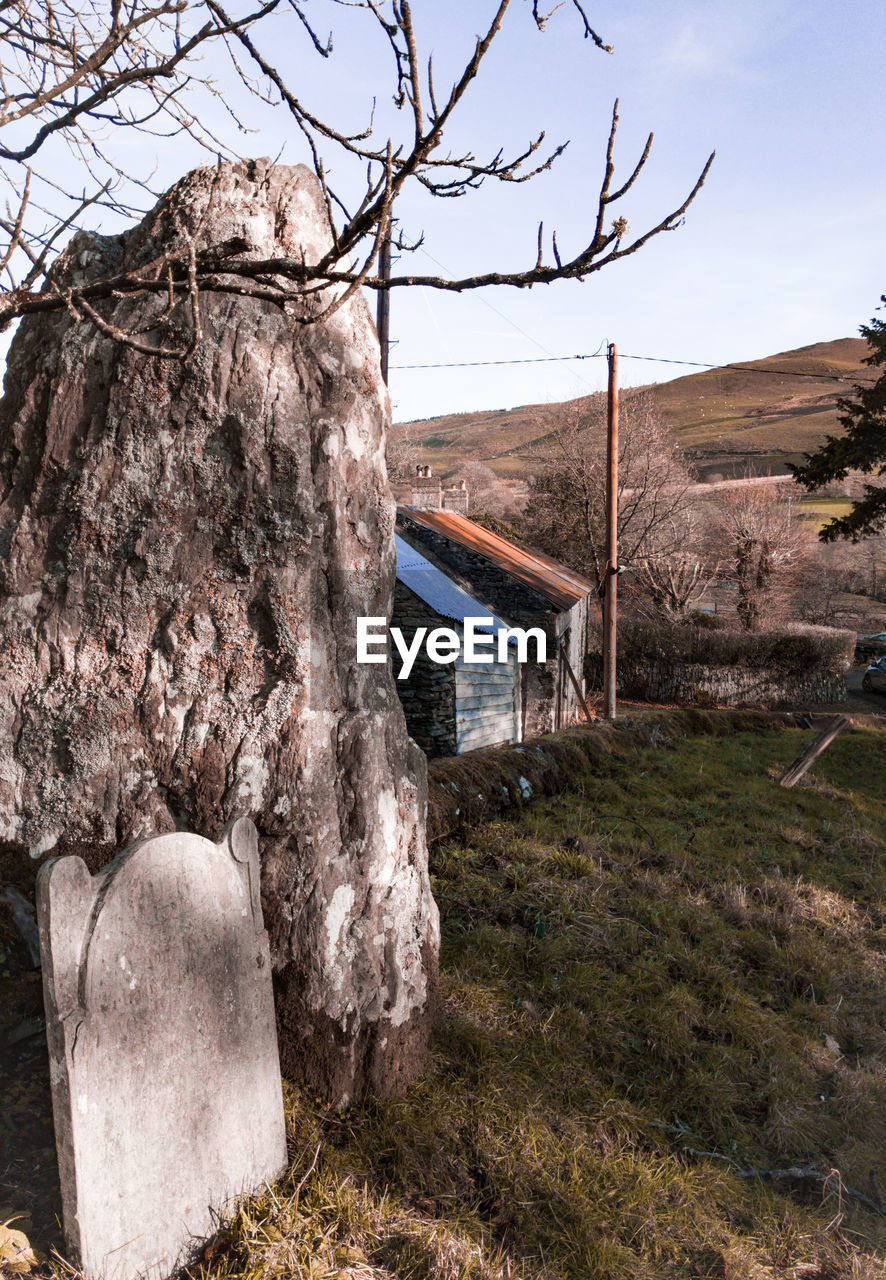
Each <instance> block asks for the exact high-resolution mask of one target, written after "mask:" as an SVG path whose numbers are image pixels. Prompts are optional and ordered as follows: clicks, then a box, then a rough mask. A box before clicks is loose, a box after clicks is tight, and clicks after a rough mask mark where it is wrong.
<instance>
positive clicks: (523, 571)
mask: <svg viewBox="0 0 886 1280" xmlns="http://www.w3.org/2000/svg"><path fill="white" fill-rule="evenodd" d="M400 510H401V511H402V513H403V515H405V516H408V517H409V519H410V520H414V521H415V523H416V524H423V525H425V527H426V528H428V529H432V530H433V531H434V532H435V533H440V534H442V535H443V537H445V538H451V539H452V541H453V542H457V543H458V544H459V546H462V547H465V548H466V549H467V550H469V551H476V552H478V553H479V554H480V555H481V556H485V558H486V559H487V560H489V561H491V563H492V564H494V565H497V566H498V568H499V569H503V570H504V571H505V573H509V574H511V576H512V577H514V578H516V579H517V580H518V581H519V582H522V583H524V584H525V585H526V586H528V587H531V588H532V590H533V591H537V592H538V594H539V595H540V596H543V597H544V599H545V600H548V601H549V602H550V603H551V604H552V605H554V606H555V607H556V608H557V609H560V610H565V609H571V608H572V607H573V605H575V604H577V602H578V601H579V600H583V599H584V597H585V596H587V595H590V594H591V592H593V591H595V590H596V588H595V586H594V584H593V583H592V582H591V581H590V579H588V578H585V577H583V575H582V574H580V573H576V572H575V571H574V570H573V569H567V567H566V566H565V565H563V564H559V563H558V562H557V561H556V560H552V559H551V557H550V556H546V555H544V554H543V553H542V552H540V551H528V550H526V548H524V547H520V546H518V545H517V544H516V543H515V542H511V541H509V539H507V538H503V537H501V535H500V534H497V533H493V532H492V531H491V530H490V529H484V528H483V526H482V525H480V524H476V523H475V522H474V521H473V520H469V519H468V518H467V516H463V515H459V513H458V512H457V511H424V510H422V511H419V510H418V509H416V508H414V507H401V508H400Z"/></svg>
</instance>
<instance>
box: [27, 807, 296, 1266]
mask: <svg viewBox="0 0 886 1280" xmlns="http://www.w3.org/2000/svg"><path fill="white" fill-rule="evenodd" d="M258 877H259V862H258V842H257V836H256V831H255V827H254V826H253V824H252V823H251V822H250V821H249V820H248V819H239V820H238V821H235V822H234V823H232V824H231V825H230V826H229V828H228V829H227V830H226V832H225V834H224V835H223V837H222V839H221V841H220V843H219V844H217V845H216V844H213V843H212V842H211V841H210V840H205V839H203V838H202V837H200V836H195V835H184V834H181V833H175V834H171V835H163V836H157V837H155V838H152V839H149V840H145V841H142V842H140V843H139V844H136V845H134V846H132V847H131V848H130V849H128V850H126V851H124V852H123V853H121V854H120V855H119V856H118V857H117V858H116V859H115V860H114V861H113V862H112V863H111V864H110V865H109V866H108V867H107V868H106V869H105V870H104V871H103V872H101V873H100V874H99V875H97V876H91V875H90V874H89V872H88V870H87V868H86V865H85V863H84V862H82V861H81V859H79V858H76V857H65V858H57V859H54V860H53V861H51V862H48V863H46V865H45V866H44V867H42V868H41V871H40V876H39V879H38V888H37V892H38V902H37V913H38V923H39V928H40V947H41V952H42V956H43V983H44V999H45V1002H46V1014H47V1035H48V1039H49V1050H50V1069H51V1074H52V1094H53V1112H54V1118H55V1127H56V1141H57V1145H58V1154H59V1171H60V1174H61V1185H62V1203H63V1212H64V1224H65V1233H66V1236H67V1240H68V1245H69V1247H70V1248H71V1249H72V1251H73V1252H75V1253H76V1255H77V1256H78V1258H79V1260H80V1262H81V1265H82V1267H83V1270H84V1271H85V1273H86V1275H87V1276H88V1277H89V1280H131V1278H132V1277H134V1276H136V1275H141V1274H145V1275H148V1276H150V1277H153V1278H158V1277H166V1276H169V1275H171V1274H172V1272H173V1271H174V1270H175V1269H176V1267H177V1266H179V1265H181V1264H183V1263H184V1262H185V1261H187V1258H188V1255H189V1253H190V1251H191V1249H192V1248H193V1246H194V1245H195V1244H196V1243H197V1242H199V1241H200V1240H201V1239H203V1238H205V1237H206V1236H207V1235H209V1234H211V1233H212V1231H213V1224H214V1218H213V1212H214V1211H215V1210H218V1209H219V1208H221V1207H222V1206H223V1205H224V1203H225V1202H226V1201H227V1200H228V1199H230V1198H231V1197H234V1196H236V1195H238V1194H240V1193H242V1192H244V1191H250V1190H254V1189H255V1188H256V1187H257V1186H258V1185H259V1184H260V1183H262V1182H263V1181H265V1180H266V1179H269V1178H272V1177H273V1176H275V1175H276V1174H277V1173H279V1172H280V1171H281V1169H282V1168H283V1167H284V1166H285V1164H286V1141H285V1128H284V1118H283V1098H282V1089H281V1081H280V1068H279V1058H278V1051H277V1039H276V1032H275V1026H274V1008H273V996H272V989H271V968H270V957H269V952H268V939H267V934H266V932H265V929H264V925H263V922H262V914H261V905H260V901H259V879H258Z"/></svg>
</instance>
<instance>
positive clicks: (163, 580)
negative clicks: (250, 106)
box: [0, 161, 438, 1103]
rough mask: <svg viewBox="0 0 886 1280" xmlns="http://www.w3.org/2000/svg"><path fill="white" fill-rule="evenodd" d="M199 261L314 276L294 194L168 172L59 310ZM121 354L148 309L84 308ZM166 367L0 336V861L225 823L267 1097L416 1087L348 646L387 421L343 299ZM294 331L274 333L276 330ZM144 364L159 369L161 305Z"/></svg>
mask: <svg viewBox="0 0 886 1280" xmlns="http://www.w3.org/2000/svg"><path fill="white" fill-rule="evenodd" d="M198 229H199V235H200V245H201V246H202V245H204V244H213V245H216V246H222V247H224V248H225V250H226V251H229V252H234V253H237V254H240V255H244V256H254V257H256V258H258V259H261V260H265V259H267V258H268V257H271V256H273V255H275V254H286V255H289V256H294V257H298V256H299V255H301V254H304V255H305V258H306V259H307V260H308V261H315V260H316V259H317V257H318V256H319V255H320V254H321V252H322V251H323V250H324V249H325V247H326V245H327V244H328V243H329V235H330V233H329V226H328V222H327V218H326V213H325V210H324V207H323V202H322V198H321V193H320V189H319V184H318V183H317V181H316V179H315V178H314V177H313V175H312V174H311V173H310V172H309V171H308V170H307V169H305V168H303V167H301V166H299V167H295V168H290V167H283V166H274V165H271V164H270V163H268V162H267V161H256V162H254V163H250V164H242V163H237V164H224V165H222V166H220V167H219V168H218V169H198V170H195V171H194V172H193V173H191V174H189V175H187V177H185V178H184V179H182V181H181V182H179V183H178V184H177V185H176V186H175V187H174V188H173V189H172V191H170V192H169V194H168V195H167V196H166V197H165V198H164V199H163V200H161V202H160V203H159V204H158V206H157V207H156V209H154V210H153V212H152V213H150V214H149V215H148V216H147V217H146V218H145V220H144V222H143V223H142V224H141V225H140V226H138V227H136V228H134V229H133V230H132V231H131V232H128V233H127V234H125V235H123V236H111V237H101V236H95V235H86V234H78V235H77V236H75V237H74V239H73V241H72V243H71V245H70V247H69V248H68V250H67V251H66V252H65V253H64V254H63V255H62V258H61V259H60V261H59V263H58V264H57V266H56V268H55V269H54V273H53V275H54V280H55V283H56V285H57V286H59V287H62V288H63V287H65V286H66V284H76V285H82V284H85V283H87V282H88V281H90V280H93V279H97V278H101V277H102V276H104V275H106V274H107V273H109V272H121V271H129V270H133V269H136V268H142V267H145V266H146V264H151V263H154V262H156V261H157V260H158V258H159V257H160V255H162V253H163V252H164V251H165V250H167V249H170V248H175V247H177V246H180V245H181V244H182V243H184V242H185V240H186V238H187V237H188V236H189V235H190V234H191V233H192V232H195V231H197V230H198ZM96 305H97V307H99V309H101V310H103V313H104V315H105V317H106V319H108V320H110V321H112V322H113V323H114V324H116V325H119V326H120V327H123V328H126V329H133V328H137V327H140V328H142V329H144V330H145V333H144V335H143V341H151V340H153V339H152V332H151V330H150V327H149V325H150V322H151V321H152V319H156V318H157V317H158V316H159V315H160V313H161V312H162V310H163V308H164V307H165V305H166V303H165V298H164V297H156V296H145V295H140V296H127V297H123V298H118V299H115V300H108V301H105V302H99V303H97V304H96ZM200 305H201V309H202V315H203V327H204V331H205V338H204V341H203V343H202V344H201V345H200V347H199V348H198V349H197V351H196V352H195V354H194V355H193V357H192V358H191V359H190V360H189V361H186V362H184V363H181V362H178V361H175V360H162V359H158V358H156V357H148V356H144V355H141V354H139V353H138V352H136V351H134V350H131V349H128V348H126V347H123V346H121V345H119V344H118V343H116V342H115V341H114V340H113V339H111V338H109V337H106V336H104V335H103V334H102V333H100V332H99V331H97V329H96V328H95V327H93V326H91V325H86V326H83V325H79V324H77V323H76V322H74V321H73V320H72V319H71V318H70V317H69V316H68V315H67V314H65V313H64V312H61V313H55V314H52V315H46V316H41V317H31V318H29V319H26V320H24V321H23V322H22V324H21V326H20V328H19V331H18V333H17V335H16V337H15V340H14V342H13V344H12V348H11V351H10V356H9V364H8V371H7V375H6V381H5V396H4V399H3V400H2V402H0V628H2V646H0V839H5V840H7V841H9V842H12V843H13V844H14V845H16V846H18V847H20V848H21V849H22V850H23V851H25V850H27V851H30V853H31V854H32V855H36V856H41V855H43V854H45V853H46V852H47V851H50V850H51V851H52V852H53V853H64V852H74V853H82V855H83V857H84V858H86V860H87V861H88V862H89V864H90V867H91V869H93V870H95V869H96V867H98V866H101V865H104V864H105V863H106V862H107V861H108V860H109V859H110V858H111V857H113V856H114V853H115V852H116V850H117V849H119V848H120V847H121V846H123V845H125V844H128V843H130V842H132V841H134V840H137V839H139V838H142V837H144V836H147V835H155V834H157V833H161V832H166V831H174V830H176V829H179V830H182V829H184V830H191V831H193V830H197V831H205V832H207V833H208V834H211V835H213V836H215V835H217V834H218V833H219V832H220V831H221V829H222V827H223V826H224V825H225V823H226V822H228V821H229V820H230V819H231V818H232V817H233V816H234V815H237V814H241V813H248V814H250V815H251V816H252V818H253V819H254V821H255V823H256V825H257V827H258V831H259V837H260V849H261V857H262V895H263V905H264V912H265V921H266V924H267V926H268V930H269V933H270V937H271V954H272V958H273V965H274V970H275V985H276V996H277V1013H278V1022H279V1026H280V1030H281V1037H280V1047H281V1056H282V1059H283V1065H284V1070H286V1071H287V1072H288V1073H291V1074H293V1075H295V1076H297V1077H299V1078H302V1079H307V1080H308V1081H309V1082H311V1083H312V1084H314V1085H316V1086H319V1087H320V1088H322V1089H324V1090H325V1091H326V1092H327V1093H328V1094H329V1096H330V1097H331V1098H332V1099H334V1100H335V1101H337V1102H339V1103H344V1102H345V1101H347V1100H348V1099H350V1098H353V1097H354V1096H356V1095H357V1094H358V1093H359V1092H361V1091H362V1090H363V1089H364V1088H367V1087H368V1088H371V1089H373V1090H375V1091H381V1092H383V1091H386V1090H390V1089H394V1088H396V1087H398V1086H399V1085H401V1084H402V1083H403V1082H404V1081H405V1080H407V1079H408V1078H409V1077H410V1075H411V1074H413V1073H414V1072H415V1070H416V1068H417V1067H418V1066H419V1065H420V1064H421V1062H422V1061H423V1056H424V1051H425V1045H426V1039H427V1031H428V1023H429V1012H430V1008H431V1001H432V994H433V988H434V981H435V974H436V958H437V949H438V917H437V911H436V907H435V905H434V902H433V899H432V897H431V893H430V885H429V879H428V873H427V852H426V847H425V838H424V822H423V819H424V804H425V765H424V759H423V757H422V756H421V754H420V752H419V751H418V750H417V748H415V747H414V745H413V744H411V743H410V741H409V739H408V737H407V734H406V729H405V724H404V720H403V714H402V711H401V709H400V704H399V701H398V699H397V695H396V692H395V689H394V685H393V680H392V677H391V675H390V672H389V670H388V669H387V668H386V667H385V666H377V665H359V664H358V663H357V662H356V619H357V617H358V616H360V615H370V616H378V615H380V614H385V613H387V612H388V611H389V608H390V600H391V593H392V587H393V571H394V541H393V505H392V501H391V498H390V495H389V490H388V486H387V478H386V473H385V463H384V445H385V428H386V423H387V421H388V417H389V413H390V408H389V400H388V396H387V392H386V390H385V387H384V384H383V382H382V380H381V377H380V373H379V365H378V342H377V338H376V335H375V332H374V329H373V326H372V323H371V321H370V319H369V314H368V310H367V307H366V304H365V302H364V300H363V298H362V297H361V296H359V295H357V296H355V297H353V298H352V299H351V300H350V301H349V302H348V303H347V304H346V305H345V306H343V307H342V308H341V309H340V310H339V311H337V312H336V313H335V314H334V315H333V316H332V317H331V318H330V319H328V320H326V321H322V322H320V323H316V324H303V323H301V322H300V321H301V320H302V319H305V318H308V317H310V316H311V315H312V314H315V313H316V311H317V310H318V308H319V307H320V306H321V305H323V301H322V299H321V300H320V301H318V299H317V297H316V296H314V297H311V298H305V299H304V300H301V301H299V302H297V303H295V304H292V305H291V307H290V311H288V312H283V311H281V310H280V309H279V308H277V307H275V306H274V305H273V304H271V303H269V302H265V301H260V300H256V299H249V298H245V297H238V296H234V295H231V294H224V293H220V292H215V293H210V292H207V293H204V294H203V295H202V297H201V303H200ZM296 312H298V314H296ZM160 332H161V333H162V335H163V341H165V342H166V343H167V344H170V343H172V342H174V341H176V338H177V339H178V341H179V342H182V343H186V342H187V337H188V333H189V320H188V308H187V306H186V305H185V304H184V303H183V304H181V305H179V306H178V307H177V308H176V310H175V312H174V314H173V317H172V332H171V333H170V332H168V331H167V330H166V329H165V328H161V330H160Z"/></svg>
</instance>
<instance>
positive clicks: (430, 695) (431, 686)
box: [391, 582, 458, 759]
mask: <svg viewBox="0 0 886 1280" xmlns="http://www.w3.org/2000/svg"><path fill="white" fill-rule="evenodd" d="M391 623H392V625H393V626H395V627H399V628H400V629H401V631H402V632H403V636H404V639H405V640H406V643H407V644H409V643H411V641H412V638H413V636H414V635H415V632H416V630H417V629H418V628H419V627H427V628H428V629H429V630H431V629H433V628H434V627H439V626H443V625H444V624H445V620H444V619H441V618H440V617H439V616H438V615H437V614H436V613H434V612H433V610H432V609H429V608H428V606H427V605H426V604H425V602H424V601H423V600H421V599H419V597H418V596H417V595H415V593H414V592H412V591H410V590H409V588H408V587H405V586H404V585H403V583H402V582H397V583H396V584H395V586H394V614H393V617H392V618H391ZM445 625H449V626H454V625H455V624H454V623H448V624H445ZM393 657H394V683H395V685H396V687H397V695H398V697H399V699H400V701H401V703H402V704H403V712H404V714H405V716H406V728H407V730H408V732H409V736H410V737H411V738H412V740H413V741H414V742H417V743H418V745H419V746H420V747H421V749H422V751H423V752H424V753H425V755H426V756H428V757H429V758H430V759H434V758H435V757H437V756H454V755H455V753H456V751H457V749H458V748H457V745H456V725H455V671H454V668H453V667H452V665H451V664H448V665H443V664H441V663H438V662H431V660H430V658H429V657H428V654H427V650H426V649H425V647H424V645H422V647H421V649H420V651H419V654H418V657H417V658H416V660H415V662H414V664H413V667H412V670H411V671H410V673H409V677H408V679H406V680H398V679H397V678H396V677H397V672H398V670H399V666H400V662H399V657H398V655H397V653H396V652H395V653H394V655H393Z"/></svg>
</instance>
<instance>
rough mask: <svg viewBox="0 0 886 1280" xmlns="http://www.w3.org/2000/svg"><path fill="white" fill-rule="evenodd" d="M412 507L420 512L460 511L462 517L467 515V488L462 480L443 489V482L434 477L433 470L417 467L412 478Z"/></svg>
mask: <svg viewBox="0 0 886 1280" xmlns="http://www.w3.org/2000/svg"><path fill="white" fill-rule="evenodd" d="M410 501H411V504H412V506H413V507H418V508H419V510H422V511H439V510H440V509H441V507H442V509H443V510H444V511H460V512H461V514H462V515H463V516H465V515H467V513H468V486H467V484H466V483H465V481H464V480H462V481H460V482H459V483H458V484H450V485H447V487H446V488H445V489H444V488H443V481H442V480H441V479H440V477H439V476H435V475H434V473H433V468H431V467H427V466H417V467H416V468H415V475H414V476H413V477H412V494H411V498H410Z"/></svg>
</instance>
